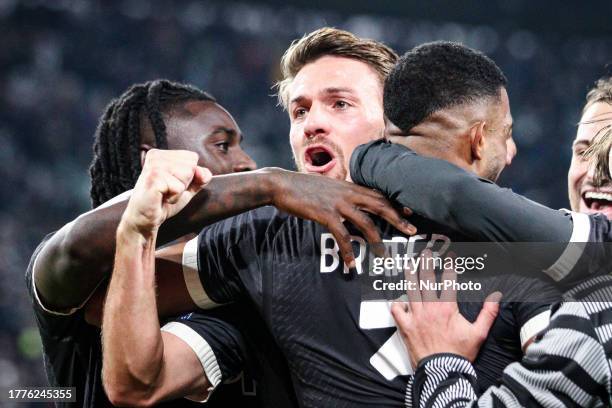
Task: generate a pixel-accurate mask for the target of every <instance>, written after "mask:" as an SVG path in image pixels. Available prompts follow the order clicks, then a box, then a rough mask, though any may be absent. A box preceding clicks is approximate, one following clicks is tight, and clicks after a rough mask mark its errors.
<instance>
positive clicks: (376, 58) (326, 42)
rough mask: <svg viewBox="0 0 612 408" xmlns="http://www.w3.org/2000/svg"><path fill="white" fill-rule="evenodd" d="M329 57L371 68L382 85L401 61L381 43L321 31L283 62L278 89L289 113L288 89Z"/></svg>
mask: <svg viewBox="0 0 612 408" xmlns="http://www.w3.org/2000/svg"><path fill="white" fill-rule="evenodd" d="M326 55H334V56H338V57H345V58H352V59H355V60H358V61H361V62H364V63H366V64H368V65H369V66H370V67H372V68H373V69H374V71H376V73H377V74H378V75H379V77H380V80H381V84H382V83H384V80H385V78H386V77H387V75H388V74H389V72H391V69H392V68H393V66H394V65H395V63H396V61H397V59H398V56H397V54H396V53H395V51H393V50H392V49H391V48H390V47H388V46H386V45H385V44H383V43H381V42H379V41H375V40H370V39H365V38H359V37H357V36H356V35H354V34H352V33H350V32H348V31H344V30H339V29H337V28H331V27H324V28H320V29H318V30H316V31H313V32H311V33H310V34H306V35H305V36H304V37H302V38H300V39H299V40H295V41H293V42H292V43H291V45H290V46H289V48H287V51H285V53H284V54H283V57H282V58H281V62H280V68H281V80H280V81H278V82H277V83H276V84H275V87H276V88H277V89H278V93H277V96H278V102H279V104H280V105H282V106H283V108H285V109H287V107H288V105H289V95H288V93H289V90H288V88H289V85H291V82H292V81H293V79H294V78H295V76H296V75H297V73H298V72H299V71H300V70H301V69H302V68H303V67H304V65H306V64H308V63H310V62H313V61H315V60H317V59H319V58H321V57H323V56H326Z"/></svg>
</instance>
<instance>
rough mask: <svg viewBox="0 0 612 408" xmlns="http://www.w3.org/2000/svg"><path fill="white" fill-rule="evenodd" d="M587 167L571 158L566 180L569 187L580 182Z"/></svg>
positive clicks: (580, 161)
mask: <svg viewBox="0 0 612 408" xmlns="http://www.w3.org/2000/svg"><path fill="white" fill-rule="evenodd" d="M587 167H588V166H587V165H586V163H583V162H582V160H579V159H576V158H573V159H572V162H571V164H570V168H569V172H568V174H567V179H568V181H569V184H570V185H576V184H578V183H580V182H581V181H582V179H583V178H584V177H585V176H586V173H587Z"/></svg>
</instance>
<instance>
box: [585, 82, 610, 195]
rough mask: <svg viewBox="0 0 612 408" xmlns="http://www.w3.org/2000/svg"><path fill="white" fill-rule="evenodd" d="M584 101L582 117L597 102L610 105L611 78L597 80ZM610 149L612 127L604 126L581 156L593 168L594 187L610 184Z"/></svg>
mask: <svg viewBox="0 0 612 408" xmlns="http://www.w3.org/2000/svg"><path fill="white" fill-rule="evenodd" d="M586 100H587V101H586V104H585V105H584V108H583V109H582V115H584V112H586V110H587V109H588V108H589V107H591V106H592V105H594V104H596V103H598V102H604V103H608V104H610V105H612V77H607V78H601V79H599V80H598V81H597V82H596V83H595V87H593V89H591V90H590V91H589V93H588V94H587V97H586ZM581 123H582V122H581ZM585 123H589V122H585ZM610 149H612V125H608V126H605V127H603V128H602V129H600V130H599V132H597V134H596V135H595V137H594V138H593V140H592V141H591V145H590V146H589V148H588V149H587V150H585V152H584V155H583V158H584V159H585V160H589V161H590V162H591V163H589V166H594V169H595V171H594V174H593V183H594V184H595V185H596V186H601V185H603V184H605V183H607V182H610Z"/></svg>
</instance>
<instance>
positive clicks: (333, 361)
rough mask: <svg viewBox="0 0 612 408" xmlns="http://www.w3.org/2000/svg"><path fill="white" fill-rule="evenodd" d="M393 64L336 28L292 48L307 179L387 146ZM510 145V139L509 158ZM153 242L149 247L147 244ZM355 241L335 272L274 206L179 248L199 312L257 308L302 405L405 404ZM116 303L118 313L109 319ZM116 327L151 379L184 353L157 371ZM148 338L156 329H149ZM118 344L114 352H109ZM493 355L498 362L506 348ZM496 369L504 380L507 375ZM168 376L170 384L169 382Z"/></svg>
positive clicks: (296, 145)
mask: <svg viewBox="0 0 612 408" xmlns="http://www.w3.org/2000/svg"><path fill="white" fill-rule="evenodd" d="M477 57H478V58H482V56H480V55H478V56H477ZM393 61H394V54H393V53H392V51H390V50H389V49H388V48H387V47H385V46H384V45H382V44H380V43H376V42H373V41H368V40H362V39H359V38H357V37H355V36H353V35H351V34H350V33H347V32H343V31H340V30H334V29H321V30H318V31H316V32H314V33H311V34H309V35H308V36H306V37H304V38H303V39H301V40H300V41H298V42H296V43H294V44H293V45H292V46H291V47H290V49H289V50H288V51H287V52H286V54H285V56H284V58H283V73H284V80H283V82H281V84H280V87H279V96H280V98H281V101H283V103H284V104H285V106H286V108H287V110H288V112H289V116H290V120H291V131H290V139H291V145H292V149H293V152H294V156H295V160H296V163H297V164H298V167H299V168H300V169H302V170H303V171H306V172H310V173H319V174H323V175H327V176H329V177H333V178H338V179H342V178H345V177H347V176H348V158H349V157H350V154H351V153H352V150H353V148H354V147H355V146H356V145H357V144H358V143H363V142H365V141H368V140H375V139H378V138H380V137H381V136H382V132H383V129H384V120H383V115H382V82H383V80H384V78H385V76H386V75H387V73H388V72H389V70H390V69H391V67H392V65H393ZM487 61H488V60H487ZM493 67H494V68H495V69H497V67H495V66H494V64H493ZM502 77H503V75H502ZM499 86H500V84H499V83H498V88H496V90H497V91H499ZM463 92H465V90H463ZM466 96H469V94H467V95H466ZM504 107H505V109H506V110H505V111H504ZM491 111H492V112H494V115H496V117H498V116H501V118H500V119H502V120H505V119H506V117H507V116H506V115H507V113H506V112H508V114H509V111H508V108H507V102H506V104H505V105H503V104H500V105H499V106H496V107H495V109H491ZM468 113H469V112H468ZM500 113H503V114H501V115H500ZM466 114H467V113H464V115H466ZM507 135H508V134H507V133H503V136H504V139H502V140H503V145H504V150H505V146H506V138H507ZM492 152H494V150H486V151H484V152H483V153H482V155H483V160H486V161H488V162H495V163H496V165H501V167H503V166H504V165H505V163H506V160H507V158H506V154H504V155H502V156H501V160H502V163H498V162H497V160H498V159H500V156H498V155H496V156H490V154H492ZM510 156H511V155H510ZM485 157H486V159H484V158H485ZM483 162H484V161H483ZM484 168H487V169H488V168H489V167H483V169H484ZM497 174H498V172H495V176H496V175H497ZM204 191H206V188H205V189H204ZM196 197H197V196H196ZM128 216H129V215H126V217H128ZM125 222H126V224H130V223H131V222H132V221H130V220H129V219H125ZM162 226H163V224H162ZM380 226H381V229H382V236H383V237H385V238H391V237H397V238H403V236H401V235H400V234H398V233H397V231H395V230H393V229H392V228H390V227H389V226H388V225H385V224H380ZM427 232H428V234H427V236H423V237H419V238H417V240H421V241H422V242H423V243H424V244H426V243H428V242H432V240H434V241H435V238H433V236H434V235H435V234H437V233H438V232H440V233H444V232H447V229H442V228H440V229H436V228H435V227H433V226H432V227H431V229H429V230H428V231H427ZM153 233H154V231H153ZM129 234H130V232H129V231H124V230H120V231H119V233H118V239H120V240H124V239H126V237H127V236H128V235H129ZM144 235H145V236H144V237H143V238H142V239H144V238H146V239H149V238H150V237H148V238H147V236H146V234H144ZM353 239H354V240H355V241H357V242H358V243H361V245H360V251H359V252H358V254H359V256H358V257H357V261H358V262H357V263H356V264H355V266H356V268H354V269H353V270H349V271H347V272H349V273H348V274H342V273H331V272H334V271H337V270H338V269H342V263H341V262H340V257H339V254H338V245H337V243H336V242H335V241H334V239H333V237H332V236H331V234H329V233H328V232H326V231H325V230H324V229H323V228H322V227H321V226H319V225H317V224H315V223H313V222H309V221H304V220H301V219H298V218H295V217H290V216H288V215H287V214H284V213H282V212H279V211H278V210H276V209H274V208H269V207H268V208H262V209H257V210H254V211H250V212H248V213H245V214H242V215H239V216H236V217H233V218H231V219H228V220H224V221H222V222H219V223H217V224H215V225H213V226H211V227H209V228H206V229H204V230H203V231H202V233H201V234H200V236H199V237H198V238H197V239H196V240H194V241H191V242H189V243H187V244H180V245H179V246H178V247H177V251H180V252H179V254H181V256H180V257H178V258H179V260H180V258H181V257H182V259H187V260H189V262H187V264H186V265H185V266H186V269H185V270H186V271H187V272H185V273H186V275H188V276H189V278H188V282H190V293H191V294H192V296H195V297H197V298H198V299H200V305H202V306H203V307H206V306H211V305H214V304H224V303H227V302H231V301H236V300H241V299H245V298H246V299H249V300H250V301H252V302H253V303H254V304H255V306H256V308H257V310H258V311H259V313H261V314H262V316H263V318H264V320H265V321H266V324H267V326H269V327H270V328H271V329H272V334H273V335H274V337H275V339H276V340H277V342H278V343H279V346H280V347H281V348H282V349H283V352H284V354H285V355H286V357H287V358H288V361H289V366H290V369H291V371H292V375H293V378H294V385H295V387H296V393H297V395H298V398H299V401H300V403H301V404H302V405H304V406H333V405H337V404H350V405H352V406H360V405H361V406H373V405H374V406H392V405H393V406H397V405H398V404H401V403H403V401H404V391H405V381H406V377H405V376H406V375H409V374H411V372H412V368H411V367H410V365H409V364H406V363H405V360H397V359H396V358H401V355H402V354H403V352H402V347H403V346H402V345H401V341H399V337H397V335H395V334H394V333H395V327H394V324H393V322H392V319H391V315H390V313H389V309H388V308H387V309H386V310H383V311H382V313H381V309H380V308H370V306H371V305H369V304H368V302H362V297H361V286H360V285H361V279H360V275H362V274H363V270H362V264H361V262H362V261H363V260H364V258H365V256H366V254H365V241H364V240H363V239H362V238H361V237H358V236H354V237H353ZM132 255H134V252H133V251H132V252H128V253H123V252H121V253H118V254H117V256H118V258H117V261H116V263H117V265H134V266H139V265H140V266H139V267H138V268H137V269H136V270H135V272H134V273H133V274H126V273H119V274H115V275H114V277H113V280H117V281H119V280H120V279H121V281H122V282H124V285H121V284H119V283H115V284H111V285H112V286H113V288H115V290H111V291H110V292H109V295H108V299H107V302H108V303H107V309H106V310H105V315H106V316H110V315H111V314H112V315H113V316H114V318H115V319H118V320H120V321H124V322H133V321H135V319H136V314H134V313H133V311H132V310H131V309H132V308H131V307H120V306H119V305H121V306H125V305H126V303H125V302H130V298H129V296H127V293H126V292H125V290H123V291H122V289H121V288H122V287H125V286H129V287H133V286H132V284H134V285H135V284H138V283H139V282H140V288H141V290H143V291H147V290H148V291H150V290H151V287H150V285H147V282H149V283H150V277H148V276H149V275H150V273H151V267H152V261H151V257H152V254H151V253H148V255H147V254H145V253H143V252H138V253H137V255H138V256H136V257H133V258H132V257H131V256H132ZM141 256H142V260H140V259H141ZM193 259H197V262H194V261H192V260H193ZM164 267H165V268H169V267H170V265H164ZM194 267H196V268H197V270H194ZM176 268H182V266H181V265H176ZM126 282H131V283H126ZM149 296H150V295H149ZM113 298H114V300H113V301H112V302H111V299H113ZM120 299H121V301H120ZM378 303H379V304H380V302H378ZM111 305H115V306H114V307H113V308H112V309H110V306H111ZM382 305H383V307H384V306H385V305H384V303H382ZM134 310H136V305H134ZM140 313H144V312H143V311H142V310H140ZM149 313H151V312H149ZM530 313H531V314H530ZM539 314H540V311H539V310H531V311H526V313H525V314H524V315H523V316H521V317H520V318H521V319H525V320H523V322H527V321H528V320H530V319H531V318H533V317H535V316H537V315H539ZM512 318H513V317H512ZM519 321H520V320H518V321H517V320H512V319H511V321H510V323H509V324H508V327H507V328H509V329H510V334H509V336H510V337H509V338H510V340H511V342H512V344H513V345H512V347H513V348H514V350H517V349H518V351H519V352H520V340H519V335H518V331H519V330H517V329H520V327H521V325H518V326H517V323H518V322H519ZM109 329H110V330H109V331H106V328H105V335H104V341H105V342H106V344H108V346H109V347H113V348H114V349H115V350H117V349H121V348H122V347H123V348H124V350H126V352H125V353H126V354H129V355H130V356H133V357H136V356H140V357H141V358H140V359H139V360H138V361H137V364H138V366H139V367H144V366H145V365H146V367H148V368H149V370H152V371H157V369H159V370H161V369H162V368H163V367H166V365H165V364H166V363H165V362H166V359H167V358H169V357H167V356H166V355H165V353H166V352H167V353H178V351H176V350H173V349H172V350H171V348H173V347H181V345H180V344H179V345H176V346H170V347H166V345H165V344H164V355H162V354H160V353H156V354H155V358H154V360H153V361H151V360H149V361H145V358H144V354H143V353H139V352H138V350H136V349H135V348H136V347H138V344H137V343H135V342H133V341H132V342H130V341H127V339H123V336H125V330H133V331H134V336H136V335H137V330H138V328H137V327H130V325H123V326H121V327H120V326H119V325H118V324H114V325H111V326H109ZM150 329H156V330H159V327H158V326H156V325H155V324H151V325H150V326H149V327H148V330H150ZM147 332H148V333H151V334H152V333H154V332H155V331H154V330H151V331H147ZM128 338H129V337H128ZM162 340H163V339H161V340H160V337H159V335H158V336H157V337H156V338H155V339H154V341H152V342H151V343H150V344H151V346H150V347H151V349H155V348H157V347H159V344H163V341H162ZM111 342H114V343H116V344H113V345H112V346H111V345H110V343H111ZM515 345H518V347H516V346H515ZM130 347H131V349H130ZM127 350H132V351H133V353H127ZM493 350H494V352H493V354H492V355H495V354H496V351H497V350H495V349H494V348H493ZM149 355H150V354H149ZM104 359H105V364H106V365H107V366H110V367H113V368H114V369H113V371H112V372H109V375H108V377H107V378H106V381H105V383H106V384H107V385H108V386H109V388H112V387H113V385H114V384H116V382H117V380H118V379H119V378H125V376H126V375H127V373H128V368H127V367H126V366H125V363H122V361H121V358H120V355H118V354H117V353H106V354H105V355H104ZM491 360H494V359H491ZM132 362H133V363H136V360H132ZM168 367H169V366H168ZM489 369H491V370H495V369H497V370H498V372H501V367H490V368H489ZM321 373H325V375H321ZM166 377H171V375H170V374H169V373H165V375H164V378H166ZM158 386H162V385H161V384H158ZM183 391H184V389H183ZM111 392H112V391H111Z"/></svg>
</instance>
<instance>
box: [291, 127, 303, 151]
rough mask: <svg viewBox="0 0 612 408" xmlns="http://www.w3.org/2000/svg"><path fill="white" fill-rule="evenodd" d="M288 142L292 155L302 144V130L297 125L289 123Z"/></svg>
mask: <svg viewBox="0 0 612 408" xmlns="http://www.w3.org/2000/svg"><path fill="white" fill-rule="evenodd" d="M289 144H290V145H291V150H292V151H293V154H294V155H296V153H297V152H299V150H300V148H301V147H302V145H303V144H304V143H303V140H302V132H301V129H300V128H299V127H298V126H294V125H291V128H290V129H289Z"/></svg>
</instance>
